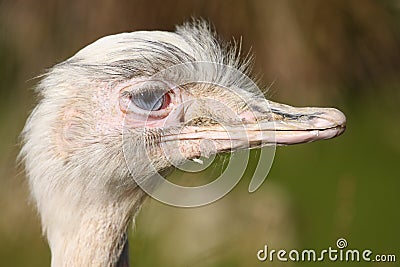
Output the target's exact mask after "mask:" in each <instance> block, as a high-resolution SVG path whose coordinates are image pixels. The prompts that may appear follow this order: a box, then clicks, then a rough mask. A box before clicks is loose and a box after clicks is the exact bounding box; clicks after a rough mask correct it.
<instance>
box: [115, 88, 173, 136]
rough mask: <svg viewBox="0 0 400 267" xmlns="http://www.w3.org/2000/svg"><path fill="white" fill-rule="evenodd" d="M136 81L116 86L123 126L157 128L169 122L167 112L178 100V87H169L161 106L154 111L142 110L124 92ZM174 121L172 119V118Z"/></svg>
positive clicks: (169, 111) (168, 112)
mask: <svg viewBox="0 0 400 267" xmlns="http://www.w3.org/2000/svg"><path fill="white" fill-rule="evenodd" d="M138 83H139V82H136V83H132V82H130V83H127V84H126V83H125V84H121V85H120V86H118V87H119V88H121V89H119V90H118V92H119V95H118V102H119V110H120V115H122V116H123V124H124V125H125V127H131V128H143V127H146V128H158V127H162V126H165V125H167V124H169V123H168V122H171V120H170V118H168V117H169V114H170V113H171V111H172V110H173V109H174V107H175V106H177V105H178V104H179V102H180V91H179V89H178V88H174V89H171V90H170V91H168V92H166V94H165V98H164V102H163V105H162V107H161V108H160V109H159V110H156V111H147V110H142V109H140V108H138V107H136V106H134V104H133V103H132V102H131V100H130V95H129V94H126V93H124V92H125V91H126V90H127V88H129V87H131V86H134V85H135V84H138ZM173 121H174V120H173Z"/></svg>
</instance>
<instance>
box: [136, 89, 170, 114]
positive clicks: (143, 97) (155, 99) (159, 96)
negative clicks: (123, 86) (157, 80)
mask: <svg viewBox="0 0 400 267" xmlns="http://www.w3.org/2000/svg"><path fill="white" fill-rule="evenodd" d="M167 97H168V95H167V94H166V93H165V92H164V91H162V90H157V89H153V90H151V89H150V90H146V91H143V92H139V93H136V94H133V95H132V98H131V101H132V103H133V104H135V105H136V106H137V107H139V108H141V109H144V110H148V111H157V110H160V109H162V108H163V107H166V106H168V104H169V103H168V104H166V100H167Z"/></svg>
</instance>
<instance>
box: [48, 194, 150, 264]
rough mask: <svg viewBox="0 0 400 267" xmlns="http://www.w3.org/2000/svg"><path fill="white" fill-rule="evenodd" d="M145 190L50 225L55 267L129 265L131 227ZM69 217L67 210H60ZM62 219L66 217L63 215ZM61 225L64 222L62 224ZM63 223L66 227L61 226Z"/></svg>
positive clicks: (49, 233) (50, 241)
mask: <svg viewBox="0 0 400 267" xmlns="http://www.w3.org/2000/svg"><path fill="white" fill-rule="evenodd" d="M144 196H145V195H144V193H143V192H142V191H140V190H137V192H135V194H133V196H132V197H129V198H126V199H123V200H121V199H118V200H116V201H109V202H107V203H102V204H101V205H95V206H93V207H89V208H87V209H85V210H84V211H81V212H78V211H76V210H71V212H72V214H73V213H75V214H76V216H78V215H79V217H78V218H74V220H73V222H71V221H70V220H67V219H64V220H63V221H58V222H57V223H56V224H55V227H51V225H50V226H49V227H48V228H47V237H48V240H49V244H50V247H51V253H52V261H51V262H52V266H129V262H128V244H127V230H128V226H129V225H130V223H131V222H132V219H134V217H135V215H136V214H137V212H138V211H139V209H140V206H141V204H142V202H143V199H144ZM60 214H63V216H65V214H66V211H65V210H63V211H62V212H60ZM60 219H61V220H62V218H60ZM60 224H61V225H60ZM60 226H62V227H60Z"/></svg>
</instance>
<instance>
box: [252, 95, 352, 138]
mask: <svg viewBox="0 0 400 267" xmlns="http://www.w3.org/2000/svg"><path fill="white" fill-rule="evenodd" d="M269 109H270V113H271V115H272V121H273V123H271V122H270V121H266V122H265V121H262V120H261V121H260V123H259V128H260V129H259V130H249V133H250V132H251V133H257V132H269V131H274V135H275V144H277V145H291V144H299V143H307V142H312V141H317V140H323V139H330V138H333V137H336V136H338V135H340V134H342V133H343V132H344V130H345V127H346V117H345V115H344V114H343V113H342V112H341V111H339V110H337V109H335V108H316V107H303V108H298V107H291V106H288V105H284V104H279V103H275V102H271V101H269ZM258 116H260V114H258ZM267 136H268V135H267ZM256 139H257V138H256ZM261 141H263V140H261ZM265 141H266V142H268V141H269V140H268V139H267V140H265Z"/></svg>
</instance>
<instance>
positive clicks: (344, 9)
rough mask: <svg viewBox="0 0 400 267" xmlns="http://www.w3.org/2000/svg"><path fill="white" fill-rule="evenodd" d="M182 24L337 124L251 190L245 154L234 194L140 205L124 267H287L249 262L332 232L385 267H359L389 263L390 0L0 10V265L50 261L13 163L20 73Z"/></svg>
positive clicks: (398, 21)
mask: <svg viewBox="0 0 400 267" xmlns="http://www.w3.org/2000/svg"><path fill="white" fill-rule="evenodd" d="M191 16H195V17H197V16H201V17H203V18H206V19H209V20H210V21H211V22H212V23H213V24H214V25H215V27H216V29H217V30H218V32H219V34H220V35H221V37H222V38H223V39H225V40H231V39H232V37H234V38H235V39H240V38H242V40H243V48H244V51H248V50H249V49H251V51H252V52H253V53H254V54H255V58H256V63H255V71H256V72H257V73H261V74H262V75H263V80H264V82H265V83H266V84H272V86H271V89H270V91H269V97H271V98H272V99H273V100H275V101H280V102H284V103H287V104H291V105H297V106H334V107H337V108H339V109H341V110H342V111H343V112H344V113H345V114H346V115H347V117H348V128H347V130H346V132H345V134H344V135H343V136H341V137H339V138H337V139H334V140H329V141H322V142H316V143H312V144H306V145H297V146H291V147H284V148H278V149H277V153H276V156H275V161H274V164H273V166H272V169H271V172H270V174H269V176H268V178H267V180H266V181H265V183H264V184H263V186H262V187H261V189H259V190H258V191H256V192H255V193H253V194H249V193H248V192H247V187H248V184H249V181H250V177H251V174H252V171H253V170H254V166H253V165H254V162H255V161H256V159H257V155H258V152H257V151H252V154H251V155H252V159H254V160H253V164H251V166H249V169H248V171H247V173H246V175H245V177H244V178H243V179H242V181H241V182H240V183H239V185H238V186H237V187H236V188H235V189H234V190H233V191H232V192H231V193H230V194H228V195H227V196H226V197H224V198H223V199H222V200H220V201H218V202H216V203H214V204H212V205H209V206H206V207H202V208H196V209H180V208H174V207H169V206H166V205H163V204H160V203H158V202H156V201H154V200H150V199H149V200H148V201H147V202H146V204H145V206H144V208H143V210H142V212H141V213H140V215H139V216H138V219H137V224H136V229H135V231H131V234H130V243H131V246H130V249H131V262H132V264H133V265H134V266H298V265H301V264H294V263H290V262H287V263H280V262H276V261H274V262H258V261H257V258H256V253H257V251H258V250H259V249H261V248H263V246H264V245H268V246H269V247H270V248H272V249H286V250H291V249H293V248H297V249H300V250H301V249H316V250H318V249H324V248H328V247H329V246H332V247H335V246H336V245H335V244H336V240H337V239H338V238H341V237H342V238H346V240H347V242H348V244H349V248H358V249H360V250H363V249H371V250H372V251H373V252H374V253H382V254H395V255H396V256H397V264H396V263H381V264H379V263H376V262H371V263H361V264H359V266H399V265H398V264H399V261H400V251H399V250H400V230H399V225H400V214H399V204H400V201H399V200H400V192H399V191H400V173H399V166H400V162H399V160H400V142H399V138H400V123H399V118H400V108H399V105H400V90H399V89H400V2H399V1H370V0H359V1H334V0H328V1H319V0H315V1H288V0H283V1H261V0H259V1H257V0H249V1H238V0H234V1H222V0H214V1H211V0H210V1H183V0H181V1H166V0H155V1H111V0H96V1H95V0H90V1H78V0H70V1H53V0H40V1H30V0H2V1H0V22H1V23H0V123H1V129H0V155H1V157H0V179H1V180H0V212H1V214H0V265H1V266H48V265H49V263H50V252H49V249H48V247H47V244H46V242H45V240H44V238H43V237H41V233H40V225H39V221H38V218H37V216H36V212H35V210H34V207H33V205H31V204H30V203H29V197H28V195H29V194H28V190H27V183H26V181H25V177H24V174H23V169H22V167H21V166H17V164H16V162H15V158H16V155H17V153H18V149H19V144H18V135H19V132H20V131H21V129H22V127H23V125H24V122H25V119H26V117H27V115H28V114H29V112H30V110H32V108H33V107H34V104H35V96H34V95H33V93H32V91H31V90H30V89H31V88H32V87H34V85H35V83H36V82H37V80H35V79H32V78H34V77H36V76H37V75H40V74H41V73H43V71H44V70H45V69H46V68H49V67H51V66H52V65H54V64H55V63H57V62H60V61H63V60H65V59H66V58H68V57H69V56H71V55H72V54H74V53H75V52H77V51H78V50H79V49H81V48H82V47H84V46H86V45H87V44H89V43H91V42H93V41H94V40H96V39H98V38H99V37H102V36H104V35H108V34H112V33H118V32H123V31H135V30H139V29H140V30H142V29H147V30H151V29H161V30H173V29H174V25H176V24H180V23H182V22H183V21H185V20H187V19H189V18H190V17H191ZM219 158H221V161H224V160H226V159H227V156H220V157H219ZM217 165H218V164H217ZM219 165H220V164H219ZM220 171H221V167H219V166H216V167H215V168H214V169H213V170H209V171H208V172H206V174H205V176H209V175H213V174H215V172H217V173H218V172H220ZM180 175H181V174H180ZM185 177H186V176H185ZM187 177H188V178H187V179H194V178H193V177H190V176H187ZM196 179H198V177H197V178H196ZM309 265H315V264H311V263H303V265H302V266H309ZM323 265H324V266H342V265H346V264H344V263H343V262H335V263H332V262H328V261H327V260H326V261H324V262H323ZM347 265H350V264H347ZM351 265H352V266H354V265H357V264H354V263H353V264H351Z"/></svg>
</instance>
